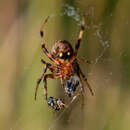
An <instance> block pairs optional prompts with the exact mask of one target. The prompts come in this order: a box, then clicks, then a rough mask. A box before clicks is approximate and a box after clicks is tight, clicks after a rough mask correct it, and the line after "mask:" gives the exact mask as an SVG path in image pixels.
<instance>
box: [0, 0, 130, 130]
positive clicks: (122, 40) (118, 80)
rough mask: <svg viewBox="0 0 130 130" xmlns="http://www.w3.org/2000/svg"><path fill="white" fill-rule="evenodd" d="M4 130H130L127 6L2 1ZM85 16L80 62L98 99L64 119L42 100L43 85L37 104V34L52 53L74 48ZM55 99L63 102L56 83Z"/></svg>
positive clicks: (117, 0)
mask: <svg viewBox="0 0 130 130" xmlns="http://www.w3.org/2000/svg"><path fill="white" fill-rule="evenodd" d="M0 9H1V13H0V18H1V20H0V42H1V43H0V59H1V60H0V61H1V62H0V72H1V75H0V83H1V85H0V130H36V129H37V130H47V129H49V128H50V127H51V128H52V130H53V129H62V130H71V129H75V130H129V129H130V124H129V121H130V116H129V115H130V94H129V93H130V80H129V77H130V68H129V66H130V44H129V43H130V37H129V35H130V29H129V27H130V13H129V11H130V1H129V0H100V1H96V0H80V1H79V0H68V1H67V0H55V1H54V0H51V1H49V0H48V1H47V0H37V1H33V0H11V1H10V0H5V1H1V5H0ZM82 14H86V28H87V29H86V30H85V33H84V36H83V41H82V43H81V47H80V50H79V53H78V57H83V56H84V57H87V58H88V59H90V60H92V61H93V62H94V64H92V65H87V64H86V63H81V64H80V66H81V68H82V70H83V71H84V73H85V74H86V75H87V77H88V81H89V83H90V84H91V86H92V87H93V89H94V91H95V95H94V96H93V97H92V96H90V93H89V92H87V96H86V97H85V106H84V108H83V109H81V107H80V101H77V102H76V103H75V104H72V106H71V107H70V108H69V109H68V110H66V112H64V113H63V114H62V115H61V116H60V117H59V118H56V117H58V115H59V114H57V115H56V114H53V113H52V110H51V109H50V108H48V106H47V103H46V102H45V101H44V99H43V88H42V87H43V84H42V83H41V85H40V88H39V90H38V98H37V101H34V91H35V85H36V80H37V79H38V77H39V76H40V74H41V73H42V71H43V65H42V64H41V62H40V59H41V58H44V59H45V60H47V61H48V62H50V61H49V59H48V58H47V57H45V55H44V54H43V53H42V50H41V43H40V42H41V39H40V35H39V30H40V27H41V25H42V22H43V19H45V17H47V16H48V15H50V16H51V18H50V20H49V22H48V24H47V26H46V28H45V41H46V46H47V48H48V50H50V49H51V47H52V45H53V44H54V42H55V41H57V40H60V39H61V40H63V39H65V40H68V41H70V42H71V43H72V45H73V46H74V45H75V43H76V40H77V37H78V32H79V28H80V26H79V24H80V20H81V16H82ZM48 92H49V95H51V96H57V97H63V96H64V95H63V90H62V88H61V87H60V84H59V82H58V81H55V80H48Z"/></svg>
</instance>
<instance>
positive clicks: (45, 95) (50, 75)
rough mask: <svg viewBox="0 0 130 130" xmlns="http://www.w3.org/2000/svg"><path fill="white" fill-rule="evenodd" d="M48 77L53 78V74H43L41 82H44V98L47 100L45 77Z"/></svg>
mask: <svg viewBox="0 0 130 130" xmlns="http://www.w3.org/2000/svg"><path fill="white" fill-rule="evenodd" d="M48 78H52V79H54V76H53V74H46V75H45V76H44V79H43V83H44V99H45V100H47V79H48Z"/></svg>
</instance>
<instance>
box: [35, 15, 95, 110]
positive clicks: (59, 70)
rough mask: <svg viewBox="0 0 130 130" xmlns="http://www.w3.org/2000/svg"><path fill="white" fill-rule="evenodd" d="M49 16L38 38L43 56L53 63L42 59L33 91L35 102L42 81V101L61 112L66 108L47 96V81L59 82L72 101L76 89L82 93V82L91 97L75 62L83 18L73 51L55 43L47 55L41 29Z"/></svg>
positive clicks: (63, 43)
mask: <svg viewBox="0 0 130 130" xmlns="http://www.w3.org/2000/svg"><path fill="white" fill-rule="evenodd" d="M48 18H49V16H48V17H47V18H46V19H45V21H44V23H43V25H42V27H41V30H40V36H41V38H42V50H43V52H44V53H45V55H46V56H47V57H48V58H49V59H50V60H51V61H52V62H53V63H54V65H52V64H50V63H47V62H45V61H44V60H43V59H41V62H42V63H43V64H45V68H44V71H43V73H42V75H41V77H40V78H39V79H38V80H37V85H36V90H35V100H36V97H37V90H38V87H39V84H40V82H41V80H42V79H43V83H44V99H45V100H47V103H48V105H49V106H50V107H51V108H52V109H54V110H61V109H63V108H65V107H66V104H65V103H64V101H63V100H62V99H59V98H54V97H49V98H48V96H47V79H48V78H52V79H58V80H60V81H61V85H62V87H63V88H64V91H65V94H66V95H68V96H69V97H72V100H74V99H75V97H76V96H77V95H78V94H79V93H75V91H76V90H77V89H78V90H79V91H81V92H83V91H84V86H83V85H82V80H83V81H85V82H86V85H87V87H88V88H89V90H90V92H91V94H92V95H93V94H94V93H93V91H92V89H91V87H90V85H89V83H88V81H87V78H86V76H85V75H84V74H83V72H82V71H81V69H80V67H79V64H78V60H77V52H78V49H79V47H80V42H81V40H82V36H83V32H84V29H85V22H84V18H83V20H82V23H81V29H80V32H79V37H78V41H77V43H76V45H75V49H74V50H73V48H72V46H71V44H70V43H69V42H68V41H66V40H63V41H58V42H56V43H55V45H54V46H53V47H52V50H51V52H50V53H49V52H48V50H47V49H46V47H45V43H44V40H43V37H44V32H43V28H44V26H45V25H46V23H47V21H48ZM47 69H49V70H50V71H51V73H50V74H46V71H47Z"/></svg>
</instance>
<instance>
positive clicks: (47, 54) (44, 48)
mask: <svg viewBox="0 0 130 130" xmlns="http://www.w3.org/2000/svg"><path fill="white" fill-rule="evenodd" d="M48 19H49V16H48V17H47V18H46V19H45V21H44V23H43V25H42V26H41V29H40V36H41V38H42V50H43V52H44V53H45V55H46V56H47V57H48V58H49V59H50V60H51V61H53V62H55V63H56V64H59V62H58V61H57V60H55V59H54V58H53V57H52V56H51V54H50V53H49V52H48V50H47V49H46V47H45V43H44V39H43V38H44V31H43V29H44V26H45V25H46V23H47V21H48Z"/></svg>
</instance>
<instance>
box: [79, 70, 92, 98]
mask: <svg viewBox="0 0 130 130" xmlns="http://www.w3.org/2000/svg"><path fill="white" fill-rule="evenodd" d="M79 73H80V75H81V76H82V78H83V80H84V81H85V83H86V84H87V87H88V89H89V91H90V92H91V94H92V96H93V95H94V92H93V90H92V88H91V86H90V84H89V83H88V81H87V78H86V76H85V75H84V74H83V72H82V71H81V69H80V68H79Z"/></svg>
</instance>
